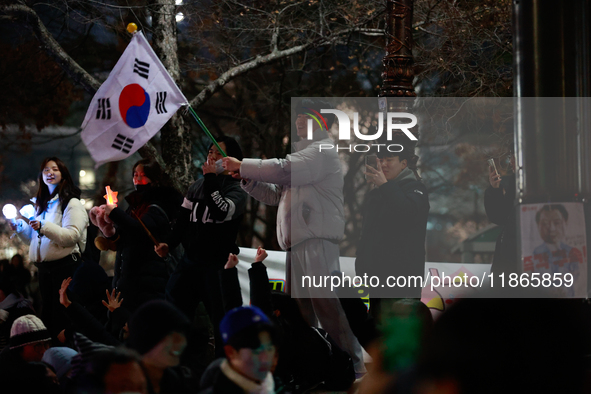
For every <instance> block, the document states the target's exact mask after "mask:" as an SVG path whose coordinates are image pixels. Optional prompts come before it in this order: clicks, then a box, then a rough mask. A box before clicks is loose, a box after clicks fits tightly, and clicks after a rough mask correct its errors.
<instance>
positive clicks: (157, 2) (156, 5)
mask: <svg viewBox="0 0 591 394" xmlns="http://www.w3.org/2000/svg"><path fill="white" fill-rule="evenodd" d="M149 5H150V10H151V13H152V31H153V33H152V48H153V49H154V52H156V55H157V56H158V57H159V58H160V60H161V61H162V64H164V67H166V69H167V70H168V73H169V74H170V76H171V77H172V79H173V80H174V81H175V83H176V84H177V85H179V81H180V68H179V60H178V56H177V30H176V20H175V16H176V6H175V4H174V2H172V1H170V0H151V1H150V2H149ZM161 132H162V159H163V160H164V163H165V172H166V174H167V175H168V176H169V177H170V180H171V182H172V184H173V185H174V186H175V187H176V188H177V189H178V190H180V191H181V192H183V193H184V192H185V191H186V190H187V188H188V187H189V185H190V184H191V182H192V181H193V176H192V173H193V171H192V170H193V168H192V163H191V162H192V160H191V139H190V138H191V134H190V130H189V125H188V124H187V122H186V121H185V119H184V118H183V116H182V110H179V111H178V112H177V113H176V114H174V116H173V117H172V118H171V119H170V120H169V121H168V122H167V123H166V124H165V125H164V127H162V129H161Z"/></svg>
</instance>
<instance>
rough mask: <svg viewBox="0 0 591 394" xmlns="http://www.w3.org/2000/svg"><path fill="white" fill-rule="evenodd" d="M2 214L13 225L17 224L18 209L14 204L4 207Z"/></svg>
mask: <svg viewBox="0 0 591 394" xmlns="http://www.w3.org/2000/svg"><path fill="white" fill-rule="evenodd" d="M2 214H3V215H4V217H5V218H6V219H7V220H10V222H11V223H13V224H16V220H14V218H15V217H16V207H15V206H14V205H12V204H6V205H5V206H3V207H2Z"/></svg>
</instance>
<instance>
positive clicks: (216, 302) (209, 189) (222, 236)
mask: <svg viewBox="0 0 591 394" xmlns="http://www.w3.org/2000/svg"><path fill="white" fill-rule="evenodd" d="M219 145H220V147H221V148H222V150H224V151H225V152H226V153H227V154H228V155H229V156H233V157H240V158H242V157H243V156H242V150H241V149H240V146H239V145H238V143H237V142H236V140H234V139H233V138H230V137H223V138H221V139H220V140H219ZM221 158H222V153H221V152H220V151H219V150H218V148H217V147H216V146H215V145H213V144H212V145H211V146H210V147H209V153H208V155H207V162H206V163H205V164H203V167H202V169H203V178H200V179H198V180H197V181H195V183H193V184H192V185H191V186H190V187H189V191H188V192H187V195H186V196H185V199H184V201H183V204H182V207H181V212H180V214H179V219H178V220H177V222H176V224H175V226H174V228H173V236H172V237H171V239H170V242H168V243H162V244H160V245H159V246H158V247H156V248H155V250H156V252H157V253H158V254H159V255H160V256H164V255H166V253H168V250H169V249H171V250H172V249H173V248H174V247H175V246H176V245H178V244H179V243H181V242H182V245H183V247H184V249H185V256H184V258H183V260H182V261H181V262H180V263H179V264H178V266H177V269H176V271H175V272H174V274H173V275H172V277H171V278H170V281H169V284H168V287H167V294H166V296H167V299H168V300H170V301H171V302H173V303H174V304H175V305H176V306H177V307H178V308H179V309H181V310H182V311H183V312H184V313H185V314H186V315H187V317H188V318H189V320H191V321H192V320H193V318H194V316H195V309H196V308H197V305H198V304H199V302H200V301H203V303H204V305H205V308H206V310H207V313H208V314H209V317H210V319H211V322H212V324H213V327H214V336H215V344H216V349H215V351H216V355H217V356H222V355H223V345H222V341H221V337H220V332H219V324H220V322H221V320H222V318H223V316H224V314H225V312H226V311H228V310H230V309H233V308H235V307H238V306H241V305H242V297H241V295H240V285H239V282H238V271H237V270H236V268H232V269H227V270H225V269H224V265H225V264H226V261H227V260H228V255H229V254H230V253H233V254H238V253H239V249H238V246H236V236H237V235H238V230H239V226H240V222H241V221H242V216H243V215H244V212H245V210H246V192H244V191H243V190H242V188H241V187H240V181H239V180H237V179H234V178H232V177H231V176H230V175H228V173H227V171H224V170H223V168H221V162H220V159H221ZM216 162H218V163H220V164H216ZM222 276H226V278H225V279H224V280H223V281H224V283H230V285H229V286H230V287H231V289H226V294H228V291H229V293H230V294H232V296H231V297H226V298H224V297H223V295H222V290H221V282H222Z"/></svg>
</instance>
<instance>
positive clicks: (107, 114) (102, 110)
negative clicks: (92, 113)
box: [96, 98, 111, 119]
mask: <svg viewBox="0 0 591 394" xmlns="http://www.w3.org/2000/svg"><path fill="white" fill-rule="evenodd" d="M96 118H97V119H111V102H110V101H109V99H108V98H100V99H98V109H97V110H96Z"/></svg>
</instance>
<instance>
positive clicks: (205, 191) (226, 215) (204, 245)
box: [170, 174, 247, 269]
mask: <svg viewBox="0 0 591 394" xmlns="http://www.w3.org/2000/svg"><path fill="white" fill-rule="evenodd" d="M246 196H247V195H246V192H245V191H243V190H242V188H241V187H240V182H239V181H238V180H237V179H234V178H232V177H231V176H229V175H217V176H216V175H215V174H205V176H204V177H203V178H200V179H198V180H197V181H195V183H193V184H192V185H191V187H189V191H188V192H187V196H186V197H185V200H184V201H183V206H182V208H181V211H180V214H179V218H178V220H177V222H176V225H175V226H174V230H173V237H172V239H171V243H170V246H171V247H174V246H176V245H178V243H179V242H182V244H183V246H184V248H185V251H186V253H187V256H188V257H189V259H190V260H192V261H196V262H197V261H198V262H204V263H208V264H212V265H214V266H215V268H219V269H222V268H223V266H224V264H225V263H226V261H228V254H229V253H234V254H238V252H239V249H238V246H236V236H237V235H238V230H239V227H240V222H241V221H242V217H243V215H244V212H245V211H246Z"/></svg>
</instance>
